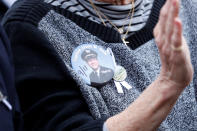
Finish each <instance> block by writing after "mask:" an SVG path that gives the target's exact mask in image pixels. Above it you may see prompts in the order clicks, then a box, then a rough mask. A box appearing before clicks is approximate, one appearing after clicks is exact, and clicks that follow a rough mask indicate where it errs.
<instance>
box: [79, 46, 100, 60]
mask: <svg viewBox="0 0 197 131" xmlns="http://www.w3.org/2000/svg"><path fill="white" fill-rule="evenodd" d="M81 58H82V59H83V60H84V61H86V62H87V61H88V60H90V59H92V58H97V53H96V52H95V51H93V50H91V49H85V50H84V51H83V53H82V54H81Z"/></svg>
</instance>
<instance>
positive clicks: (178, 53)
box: [170, 18, 185, 65]
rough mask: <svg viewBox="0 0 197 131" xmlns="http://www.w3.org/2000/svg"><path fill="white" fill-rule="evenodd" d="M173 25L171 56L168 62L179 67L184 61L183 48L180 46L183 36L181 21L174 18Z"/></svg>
mask: <svg viewBox="0 0 197 131" xmlns="http://www.w3.org/2000/svg"><path fill="white" fill-rule="evenodd" d="M174 24H175V26H174V29H173V34H172V37H171V51H172V54H173V55H171V58H170V61H171V62H173V63H174V64H176V65H179V64H183V63H184V61H185V52H183V48H185V47H184V46H183V44H182V40H183V39H182V38H183V36H182V23H181V20H180V19H179V18H176V19H175V21H174ZM173 48H174V49H173Z"/></svg>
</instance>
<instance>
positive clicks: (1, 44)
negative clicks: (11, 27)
mask: <svg viewBox="0 0 197 131" xmlns="http://www.w3.org/2000/svg"><path fill="white" fill-rule="evenodd" d="M0 93H1V94H2V95H3V96H4V97H6V99H5V100H6V101H7V102H8V105H9V104H10V105H11V106H12V109H9V108H8V106H6V104H5V103H4V102H3V101H2V96H0V131H13V130H20V131H21V130H22V119H21V115H20V112H19V111H20V108H19V102H18V97H17V95H16V90H15V87H14V67H13V64H12V56H11V47H10V43H9V41H8V38H7V36H6V34H5V32H4V30H3V29H2V27H1V25H0Z"/></svg>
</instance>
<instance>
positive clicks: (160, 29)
mask: <svg viewBox="0 0 197 131" xmlns="http://www.w3.org/2000/svg"><path fill="white" fill-rule="evenodd" d="M169 6H170V0H167V1H166V3H165V5H164V6H163V7H162V9H161V11H160V16H159V22H158V24H157V26H156V29H157V30H156V31H157V32H156V31H155V33H157V34H156V36H157V37H156V43H157V46H158V49H159V51H160V53H161V49H162V46H163V44H164V35H165V26H166V24H165V21H166V18H167V15H168V8H169Z"/></svg>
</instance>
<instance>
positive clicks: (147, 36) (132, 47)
mask: <svg viewBox="0 0 197 131" xmlns="http://www.w3.org/2000/svg"><path fill="white" fill-rule="evenodd" d="M164 3H165V0H155V1H154V3H153V9H152V10H151V14H150V16H149V19H148V20H147V23H146V25H145V26H144V27H143V28H142V29H141V30H139V31H136V32H135V33H134V34H132V35H131V36H130V37H129V38H128V40H129V41H130V44H128V46H126V45H124V44H123V43H122V41H121V39H120V35H119V34H118V33H117V32H116V31H114V30H113V29H111V28H107V27H104V26H103V25H101V24H98V23H95V22H92V21H89V20H88V19H85V18H84V17H81V16H78V15H75V14H73V13H71V12H69V11H66V10H64V9H60V8H59V7H54V6H50V5H48V4H46V3H42V2H40V0H34V1H31V0H28V1H25V2H24V3H23V2H21V3H20V2H19V3H18V5H17V4H16V6H14V8H13V10H11V11H10V12H8V15H7V17H6V18H5V20H4V26H5V27H6V30H7V32H8V34H9V37H10V38H11V42H12V43H13V51H14V54H15V59H14V60H15V64H16V67H17V68H16V78H17V80H16V81H17V88H18V91H19V97H21V98H26V99H27V98H28V99H29V102H28V103H26V102H25V101H24V100H23V99H20V100H21V101H22V104H21V105H24V106H22V108H23V110H24V111H25V112H26V115H25V118H26V119H25V120H26V122H27V123H28V127H29V128H30V127H31V126H33V127H34V128H33V129H54V130H55V129H56V130H57V129H59V130H60V129H62V130H63V129H67V130H69V129H70V130H71V129H80V130H82V129H83V130H93V129H95V130H102V129H103V126H102V125H103V123H104V120H106V118H109V117H110V116H113V115H115V114H117V113H119V112H121V111H123V110H124V109H125V108H127V107H128V106H129V105H130V104H131V103H132V102H133V101H134V100H135V99H137V97H138V96H139V95H140V94H141V93H142V92H143V90H144V89H146V88H147V87H148V85H150V84H151V83H152V82H153V81H154V80H155V79H156V77H157V75H158V74H159V72H160V67H161V63H160V59H159V52H158V49H157V47H156V44H155V41H154V38H153V34H152V32H153V28H154V26H155V24H156V23H157V20H158V15H159V11H160V9H161V7H162V6H163V4H164ZM20 4H21V5H20ZM195 4H196V2H195V1H192V0H184V1H182V2H181V12H180V18H181V19H182V21H183V29H184V31H183V35H184V36H185V37H186V40H187V42H188V45H189V47H190V50H191V57H192V64H193V66H194V72H195V73H194V78H193V81H192V82H191V84H190V85H189V86H188V87H187V88H186V89H185V90H184V91H183V93H182V94H181V96H180V97H179V99H178V100H177V102H176V104H175V106H174V108H173V109H172V111H171V112H170V114H169V115H168V116H167V118H166V119H165V120H164V121H163V122H162V124H161V125H160V127H159V129H158V130H159V131H177V130H178V131H185V130H186V131H187V130H188V131H195V130H196V127H197V102H196V94H195V90H196V87H197V62H196V57H197V52H196V50H197V44H196V43H197V34H196V32H197V25H196V23H197V18H196V16H195V14H196V13H197V7H196V6H195ZM29 9H31V10H29ZM24 10H25V11H26V12H25V11H24ZM12 11H13V12H14V13H13V12H12ZM18 33H19V34H20V35H16V34H18ZM13 34H14V35H13ZM84 43H92V44H95V45H100V46H103V47H104V48H111V49H112V51H113V53H114V56H115V59H116V63H117V64H118V65H121V66H123V67H124V68H125V69H126V70H127V74H128V76H127V78H126V80H125V81H126V82H128V83H129V84H130V85H131V86H132V89H129V90H128V89H126V88H123V91H124V93H118V92H117V89H116V87H115V84H114V81H113V80H111V81H110V82H109V83H107V84H106V85H105V86H102V87H100V88H95V87H92V86H89V85H87V84H85V82H84V81H83V80H82V78H80V76H79V75H78V74H77V73H76V72H75V71H74V70H73V69H72V66H71V55H72V53H73V51H74V49H75V48H76V47H78V46H79V45H82V44H84ZM60 63H61V64H60ZM64 73H65V74H64ZM62 74H64V75H66V76H65V78H64V77H63V76H62ZM32 81H33V82H32ZM68 83H70V84H71V85H69V86H68ZM27 87H28V88H27ZM24 91H25V92H26V94H25V95H24V94H23V92H24ZM30 92H31V93H32V92H34V93H35V94H38V96H37V95H36V96H32V95H30V94H31V93H30ZM79 94H81V95H82V96H83V97H80V95H79ZM29 95H30V96H31V97H33V98H31V97H30V96H29ZM72 96H73V97H72ZM62 98H63V99H62ZM73 99H74V100H73ZM86 104H87V105H86ZM70 107H73V108H72V109H70ZM43 111H44V112H45V113H46V115H44V116H43V114H42V113H40V112H43ZM35 114H39V115H37V116H36V117H35ZM64 116H65V117H64ZM37 117H39V121H38V120H37V119H38V118H37ZM45 117H46V118H45ZM73 121H74V122H73ZM59 123H60V124H59ZM41 127H42V128H41ZM30 129H31V128H30Z"/></svg>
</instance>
